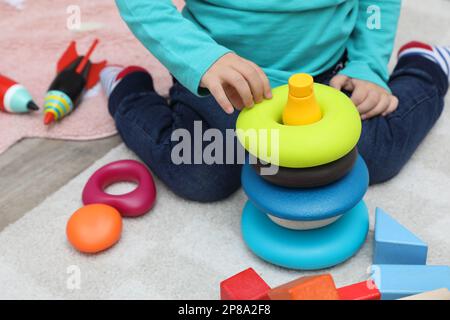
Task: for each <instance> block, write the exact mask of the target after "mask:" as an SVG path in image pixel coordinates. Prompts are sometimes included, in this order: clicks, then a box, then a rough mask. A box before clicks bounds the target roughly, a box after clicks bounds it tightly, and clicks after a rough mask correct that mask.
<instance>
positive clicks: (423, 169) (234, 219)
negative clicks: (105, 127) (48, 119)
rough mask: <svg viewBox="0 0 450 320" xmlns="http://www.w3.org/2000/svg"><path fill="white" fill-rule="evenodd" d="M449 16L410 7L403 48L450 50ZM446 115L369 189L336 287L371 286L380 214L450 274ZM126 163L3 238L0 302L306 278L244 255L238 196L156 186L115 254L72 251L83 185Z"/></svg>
mask: <svg viewBox="0 0 450 320" xmlns="http://www.w3.org/2000/svg"><path fill="white" fill-rule="evenodd" d="M448 12H450V2H449V1H444V0H439V1H427V2H419V1H411V0H410V1H407V2H406V6H405V10H404V12H403V18H402V22H401V28H400V34H399V37H398V41H397V42H398V44H400V43H403V42H405V41H407V40H410V39H413V38H414V39H419V40H426V41H430V42H434V43H440V44H444V43H447V44H450V33H449V32H450V31H449V30H450V22H449V20H448ZM419 21H422V22H425V23H418V22H419ZM415 28H420V30H415ZM397 47H398V46H397ZM449 106H450V99H449V97H447V108H446V110H445V112H444V114H443V116H442V118H441V120H440V121H439V123H438V124H437V126H436V127H435V128H434V130H433V132H432V133H431V134H430V136H429V137H428V138H427V139H426V141H425V143H423V145H422V146H421V147H420V149H419V151H418V152H417V153H416V154H415V156H414V158H413V159H412V161H411V162H410V163H409V164H408V165H407V167H406V168H405V169H404V170H403V171H402V173H401V174H400V175H399V176H398V177H397V178H396V179H395V180H393V181H392V182H389V183H386V184H384V185H380V186H377V187H373V188H370V190H369V192H368V194H367V196H366V198H365V199H366V201H367V204H368V206H369V208H370V211H371V232H370V234H369V238H368V241H367V243H366V244H365V246H364V247H363V248H362V250H361V251H359V252H358V254H357V255H356V256H355V257H354V258H352V259H351V260H349V261H348V262H346V263H344V264H342V265H340V266H337V267H335V268H332V269H330V270H326V271H329V272H331V273H332V274H333V276H334V277H335V280H336V282H337V284H338V285H344V284H349V283H354V282H357V281H362V280H364V279H365V278H366V277H367V274H366V271H367V268H368V267H369V266H370V264H371V255H372V237H373V232H372V230H373V212H374V209H375V207H376V206H380V207H382V208H384V209H385V210H386V211H388V212H390V213H391V214H392V215H393V216H395V217H396V218H397V219H398V220H399V221H400V222H402V223H403V224H404V225H406V226H407V227H408V228H410V229H411V230H412V231H413V232H415V233H416V234H417V235H418V236H419V237H421V238H422V239H423V240H424V241H426V242H427V243H428V244H429V246H430V250H429V259H428V262H429V264H446V265H450V236H449V235H448V229H449V228H450V191H449V190H450V160H449V157H448V155H449V154H450V119H449V117H450V111H449V109H448V107H449ZM128 158H134V156H133V155H132V154H131V153H130V152H129V151H128V150H127V149H126V148H125V147H124V146H123V145H122V146H119V147H118V148H116V149H114V150H112V151H111V152H110V153H109V154H108V155H106V156H105V157H104V158H102V159H100V160H99V161H98V162H97V163H96V164H95V165H93V166H92V167H91V168H89V169H87V170H86V171H85V172H83V173H82V174H80V175H79V176H78V177H76V178H75V179H73V180H72V181H71V182H70V183H68V184H67V185H65V186H64V187H63V188H61V189H60V190H59V191H58V192H56V193H55V194H53V195H51V196H49V198H47V199H46V200H45V201H44V202H43V203H41V204H40V205H39V206H38V207H36V208H35V209H33V210H32V211H30V212H29V213H27V214H26V215H25V216H24V217H23V218H22V219H20V220H19V221H17V222H16V223H14V224H12V225H10V226H9V227H7V228H6V229H5V230H4V231H3V232H1V233H0V298H3V299H5V298H6V299H12V298H20V299H26V298H31V299H36V298H39V299H43V298H49V299H61V298H64V299H78V298H86V299H113V298H119V299H122V298H124V299H129V298H142V299H215V298H218V296H219V282H220V281H221V280H223V279H225V278H227V277H228V276H230V275H233V274H235V273H237V272H239V271H241V270H242V269H245V268H247V267H249V266H251V267H253V268H254V269H255V270H257V271H258V272H259V273H260V274H261V275H262V276H263V278H264V279H266V281H267V282H268V283H269V284H270V285H273V286H275V285H278V284H281V283H283V282H287V281H289V280H292V279H294V278H296V277H298V276H300V275H304V274H306V273H302V272H296V271H289V270H285V269H281V268H278V267H275V266H272V265H270V264H267V263H265V262H263V261H261V260H259V259H258V258H256V257H255V256H254V255H253V254H252V253H251V252H249V251H248V250H247V249H246V247H245V245H244V243H243V242H242V240H241V236H240V215H241V209H242V206H243V205H244V202H245V195H244V194H243V193H242V191H240V192H238V193H237V194H235V195H234V196H232V197H231V198H230V199H228V200H227V201H223V202H221V203H216V204H206V205H200V204H197V203H192V202H186V201H183V200H181V199H179V198H177V197H175V196H174V195H173V194H172V193H171V192H169V191H168V190H167V189H166V188H165V187H164V186H162V185H161V184H160V183H158V192H159V194H158V200H157V204H156V206H155V208H154V209H153V210H152V211H151V213H150V214H148V215H146V216H144V217H142V218H139V219H126V220H125V221H124V230H123V237H122V239H121V241H120V242H119V243H118V244H117V245H116V246H115V247H114V248H112V249H111V250H109V251H107V252H104V253H102V254H99V255H94V256H87V255H83V254H80V253H78V252H76V251H75V250H74V249H72V248H71V247H70V246H69V244H68V243H67V241H66V238H65V225H66V222H67V220H68V218H69V216H70V215H71V213H72V212H73V211H75V210H76V209H78V208H79V207H80V206H81V190H82V188H83V186H84V183H85V182H86V181H87V179H88V177H89V176H90V175H91V174H92V173H93V172H94V170H95V169H97V168H99V167H100V166H101V165H103V164H106V163H108V162H111V161H114V160H118V159H128ZM56 174H57V173H56ZM18 183H20V177H18ZM43 183H45V182H43ZM127 188H129V186H126V185H120V186H117V187H116V188H115V190H114V191H115V192H119V191H123V190H125V189H127ZM24 196H26V195H24ZM71 266H77V267H78V268H79V270H80V272H81V273H80V276H81V284H80V289H70V286H69V288H68V286H67V282H68V280H69V281H70V280H71V279H72V278H73V276H71V274H68V273H67V272H68V268H69V270H70V267H71ZM321 272H324V271H321Z"/></svg>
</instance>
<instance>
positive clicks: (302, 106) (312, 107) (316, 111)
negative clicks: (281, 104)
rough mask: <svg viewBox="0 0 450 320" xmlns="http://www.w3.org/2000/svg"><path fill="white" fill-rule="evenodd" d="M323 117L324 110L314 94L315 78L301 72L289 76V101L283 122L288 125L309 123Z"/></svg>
mask: <svg viewBox="0 0 450 320" xmlns="http://www.w3.org/2000/svg"><path fill="white" fill-rule="evenodd" d="M320 119H322V110H321V109H320V106H319V104H318V103H317V100H316V96H315V95H314V79H313V77H311V76H310V75H309V74H306V73H299V74H295V75H293V76H292V77H290V78H289V95H288V102H287V104H286V107H285V108H284V111H283V123H284V124H285V125H288V126H299V125H307V124H311V123H314V122H317V121H320Z"/></svg>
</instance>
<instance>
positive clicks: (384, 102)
mask: <svg viewBox="0 0 450 320" xmlns="http://www.w3.org/2000/svg"><path fill="white" fill-rule="evenodd" d="M389 103H390V98H389V95H382V96H381V97H380V101H379V102H378V104H377V105H376V106H375V107H374V108H373V109H371V110H370V111H369V112H367V113H365V114H363V115H362V116H361V118H362V119H363V120H366V119H370V118H373V117H375V116H378V115H380V114H382V113H383V112H385V111H386V110H387V109H388V108H389Z"/></svg>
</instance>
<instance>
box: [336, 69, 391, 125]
mask: <svg viewBox="0 0 450 320" xmlns="http://www.w3.org/2000/svg"><path fill="white" fill-rule="evenodd" d="M330 85H331V86H332V87H333V88H335V89H338V90H341V89H344V90H347V91H350V92H352V96H351V99H352V101H353V103H354V104H355V105H356V107H357V108H358V111H359V113H360V114H361V119H363V120H366V119H370V118H372V117H375V116H378V115H380V114H381V115H382V116H383V117H384V116H387V115H388V114H390V113H392V112H394V111H395V110H396V109H397V107H398V99H397V97H395V96H393V95H392V94H390V93H389V92H388V91H387V90H385V89H384V88H382V87H380V86H378V85H376V84H374V83H372V82H369V81H364V80H358V79H353V78H349V77H347V76H345V75H337V76H334V77H333V79H331V82H330Z"/></svg>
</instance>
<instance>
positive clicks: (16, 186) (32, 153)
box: [0, 135, 121, 231]
mask: <svg viewBox="0 0 450 320" xmlns="http://www.w3.org/2000/svg"><path fill="white" fill-rule="evenodd" d="M120 142H121V140H120V137H119V136H117V135H116V136H114V137H111V138H107V139H101V140H96V141H86V142H84V141H83V142H79V141H77V142H73V141H61V140H43V139H25V140H23V141H21V142H19V143H17V144H16V145H14V146H13V147H12V148H11V149H9V150H7V151H6V152H5V153H4V154H2V155H1V156H0V172H1V178H0V190H1V192H0V213H1V214H0V231H2V230H3V229H4V228H5V227H6V226H7V225H9V224H11V223H13V222H15V221H17V220H18V219H20V218H21V217H22V216H23V215H24V214H25V213H26V212H28V211H30V210H31V209H32V208H34V207H35V206H37V205H38V204H39V203H40V202H42V201H43V200H44V199H45V198H46V197H47V196H49V195H51V194H52V193H54V192H55V191H56V190H58V189H59V188H60V187H61V186H63V185H64V184H66V183H67V182H68V181H70V180H71V179H72V178H73V177H75V176H77V175H78V174H79V173H80V172H82V171H83V170H84V169H86V168H87V167H89V166H90V165H92V163H93V162H94V161H96V160H97V159H99V158H101V157H102V156H103V155H105V154H106V153H107V152H108V151H110V150H111V149H112V148H113V147H115V146H117V145H118V144H119V143H120Z"/></svg>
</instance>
